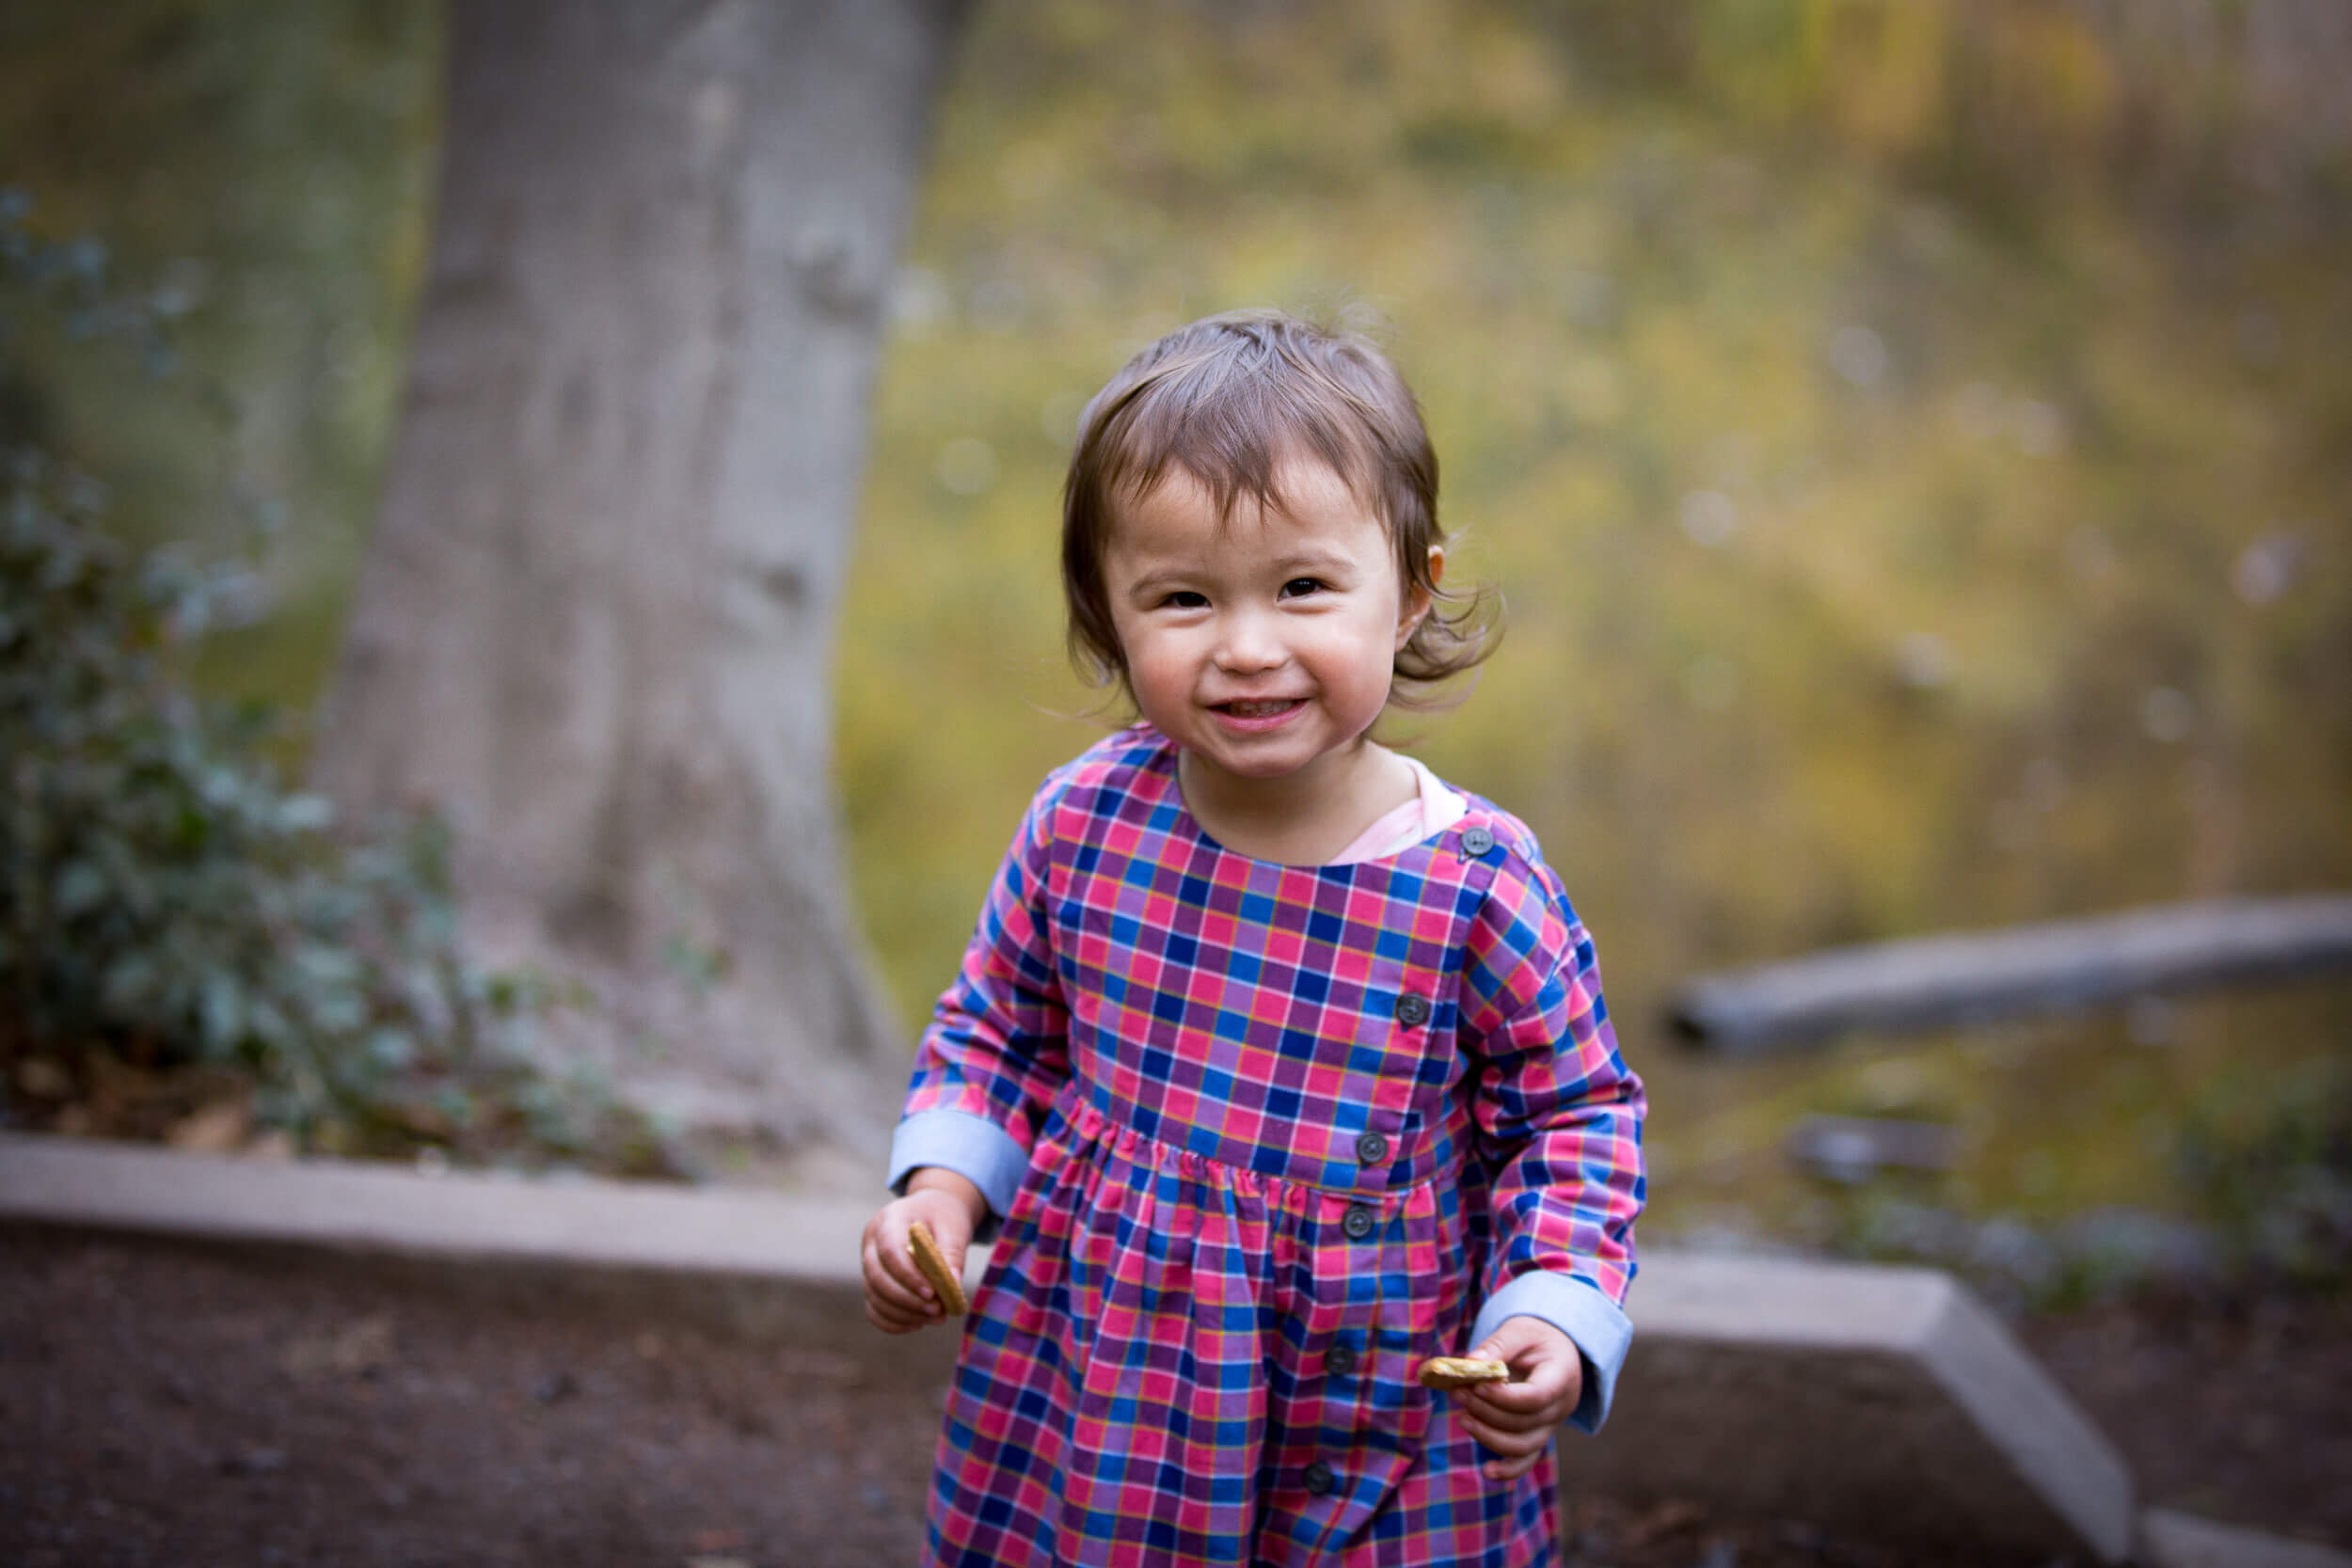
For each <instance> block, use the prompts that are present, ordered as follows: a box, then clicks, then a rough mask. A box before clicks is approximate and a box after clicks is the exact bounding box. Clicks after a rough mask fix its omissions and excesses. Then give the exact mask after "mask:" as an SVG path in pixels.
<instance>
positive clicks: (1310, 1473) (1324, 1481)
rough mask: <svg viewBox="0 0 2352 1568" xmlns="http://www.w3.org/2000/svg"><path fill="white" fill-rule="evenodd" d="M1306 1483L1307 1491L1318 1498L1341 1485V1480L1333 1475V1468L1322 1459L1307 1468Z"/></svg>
mask: <svg viewBox="0 0 2352 1568" xmlns="http://www.w3.org/2000/svg"><path fill="white" fill-rule="evenodd" d="M1306 1481H1307V1490H1308V1491H1310V1492H1312V1493H1313V1494H1314V1495H1315V1496H1316V1497H1322V1496H1323V1495H1324V1494H1325V1493H1327V1492H1328V1491H1330V1490H1331V1488H1333V1487H1334V1486H1337V1485H1338V1484H1339V1483H1340V1478H1339V1477H1338V1476H1336V1475H1334V1474H1332V1473H1331V1466H1330V1465H1326V1464H1325V1463H1324V1462H1323V1461H1322V1460H1320V1459H1318V1460H1316V1461H1315V1462H1314V1463H1313V1464H1311V1465H1308V1466H1307V1476H1306Z"/></svg>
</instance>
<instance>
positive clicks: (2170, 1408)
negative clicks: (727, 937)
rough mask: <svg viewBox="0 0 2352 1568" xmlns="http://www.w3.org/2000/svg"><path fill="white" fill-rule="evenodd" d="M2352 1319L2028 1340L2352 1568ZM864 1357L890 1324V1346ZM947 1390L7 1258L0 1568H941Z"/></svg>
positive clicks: (612, 1337) (797, 1348)
mask: <svg viewBox="0 0 2352 1568" xmlns="http://www.w3.org/2000/svg"><path fill="white" fill-rule="evenodd" d="M2348 1307H2352V1304H2347V1303H2346V1302H2344V1301H2343V1300H2341V1299H2334V1300H2296V1299H2292V1298H2287V1299H2280V1300H2278V1301H2274V1302H2271V1303H2267V1304H2265V1305H2263V1306H2260V1307H2255V1308H2251V1309H2245V1310H2225V1309H2222V1308H2220V1307H2192V1306H2187V1305H2182V1304H2172V1305H2150V1304H2141V1305H2140V1306H2137V1307H2132V1308H2128V1309H2126V1308H2110V1309H2106V1310H2103V1311H2100V1312H2095V1313H2090V1314H2088V1315H2084V1316H2080V1317H2074V1318H2069V1319H2061V1320H2055V1321H2049V1322H2042V1323H2032V1324H2029V1325H2027V1329H2026V1335H2027V1338H2029V1339H2030V1340H2031V1341H2032V1342H2033V1343H2034V1344H2035V1345H2036V1347H2037V1348H2038V1349H2040V1350H2041V1351H2042V1353H2043V1354H2044V1355H2045V1356H2047V1357H2048V1360H2049V1364H2050V1366H2051V1367H2052V1370H2054V1371H2055V1372H2056V1373H2057V1374H2058V1377H2059V1378H2060V1380H2061V1381H2063V1382H2065V1383H2066V1384H2067V1385H2068V1386H2070V1387H2072V1388H2073V1389H2074V1391H2075V1393H2076V1394H2077V1395H2078V1396H2079V1397H2080V1398H2081V1399H2082V1400H2083V1402H2084V1403H2085V1404H2086V1405H2087V1406H2088V1407H2089V1408H2090V1410H2091V1411H2092V1412H2093V1414H2094V1415H2095V1416H2096V1418H2098V1419H2099V1420H2100V1422H2101V1423H2102V1424H2103V1425H2104V1426H2105V1427H2106V1430H2107V1431H2108V1432H2109V1433H2111V1434H2112V1435H2113V1436H2114V1437H2115V1438H2116V1440H2117V1442H2118V1443H2119V1445H2120V1446H2122V1448H2123V1449H2125V1450H2126V1452H2127V1453H2128V1454H2129V1455H2130V1457H2131V1458H2132V1460H2133V1462H2134V1463H2135V1465H2137V1468H2138V1471H2139V1473H2140V1475H2141V1476H2142V1477H2143V1478H2144V1488H2145V1491H2146V1494H2147V1498H2148V1500H2150V1501H2153V1502H2161V1503H2169V1504H2171V1505H2174V1506H2180V1507H2185V1508H2189V1509H2192V1510H2195V1511H2198V1512H2202V1513H2208V1514H2211V1515H2214V1516H2217V1517H2223V1518H2229V1519H2234V1520H2237V1521H2240V1522H2244V1523H2249V1524H2256V1525H2260V1526H2263V1527H2265V1528H2271V1529H2275V1530H2280V1531H2285V1532H2292V1533H2300V1534H2304V1535H2308V1536H2311V1537H2313V1538H2316V1539H2321V1540H2329V1541H2332V1542H2334V1543H2336V1544H2352V1488H2345V1487H2344V1486H2342V1485H2341V1484H2337V1483H2340V1481H2341V1478H2343V1477H2344V1476H2346V1475H2352V1333H2347V1330H2348V1329H2352V1310H2348ZM861 1326H862V1325H861ZM933 1388H934V1385H932V1384H930V1383H929V1382H926V1381H922V1380H917V1379H915V1378H914V1377H913V1375H912V1374H910V1377H909V1378H908V1379H907V1380H905V1381H903V1382H902V1383H899V1384H892V1385H884V1384H881V1383H878V1382H877V1381H876V1379H875V1376H874V1374H872V1373H871V1372H869V1371H866V1370H862V1369H861V1367H860V1365H859V1364H858V1363H856V1362H854V1361H851V1360H850V1359H849V1358H847V1357H845V1356H841V1355H839V1354H827V1353H826V1352H825V1351H824V1350H823V1349H821V1348H818V1347H812V1346H810V1345H806V1344H800V1343H789V1344H779V1343H776V1342H774V1341H772V1340H766V1341H763V1340H759V1339H755V1338H742V1337H739V1336H736V1335H731V1334H728V1333H726V1332H723V1331H721V1330H716V1329H711V1330H703V1329H691V1328H680V1327H678V1326H676V1325H675V1324H668V1325H665V1324H663V1323H659V1322H657V1321H655V1320H654V1319H652V1318H651V1317H649V1316H648V1315H646V1314H645V1313H644V1312H642V1311H631V1310H628V1309H626V1308H624V1307H619V1306H616V1305H613V1304H610V1303H608V1304H603V1305H598V1304H596V1303H593V1302H590V1303H582V1302H579V1301H574V1300H570V1299H564V1300H552V1299H542V1300H539V1301H536V1302H530V1301H509V1302H501V1303H497V1304H485V1303H484V1302H480V1301H461V1300H455V1299H453V1298H452V1297H451V1296H450V1295H449V1294H448V1292H446V1291H436V1290H433V1289H430V1288H427V1287H425V1286H424V1285H422V1284H421V1282H418V1281H414V1280H411V1281H409V1282H407V1283H401V1282H399V1281H389V1282H388V1281H387V1280H386V1279H384V1278H382V1277H379V1276H376V1275H370V1274H368V1273H366V1272H365V1271H354V1270H350V1269H342V1268H333V1267H321V1266H320V1265H318V1264H317V1263H316V1262H315V1261H310V1262H297V1261H294V1260H291V1259H285V1258H282V1257H280V1258H270V1257H254V1256H250V1255H245V1254H238V1255H233V1256H232V1255H228V1254H223V1253H217V1252H213V1251H209V1250H202V1249H195V1248H190V1247H186V1246H183V1245H178V1244H173V1243H157V1242H132V1241H125V1240H122V1239H119V1238H103V1237H91V1236H84V1235H78V1234H71V1233H63V1232H56V1231H47V1230H38V1229H24V1228H14V1227H0V1561H5V1562H8V1563H11V1564H22V1565H24V1568H42V1565H51V1564H56V1565H64V1564H73V1565H77V1568H78V1565H89V1568H107V1565H115V1564H122V1565H130V1564H169V1565H173V1568H178V1565H183V1564H184V1565H187V1568H203V1565H208V1564H257V1563H258V1564H310V1563H321V1564H326V1563H332V1564H339V1565H350V1568H377V1565H382V1568H391V1565H394V1564H435V1563H453V1562H462V1563H469V1564H475V1563H479V1564H510V1563H511V1564H523V1563H531V1564H538V1563H560V1564H565V1565H576V1568H599V1565H603V1564H614V1565H619V1564H659V1565H673V1568H737V1565H758V1568H872V1565H877V1564H889V1563H903V1562H911V1561H913V1560H914V1555H915V1550H916V1546H917V1543H918V1541H919V1537H920V1531H921V1516H922V1492H923V1484H924V1477H923V1475H922V1474H921V1473H920V1470H921V1466H920V1465H909V1464H907V1462H906V1457H905V1456H907V1455H909V1454H914V1453H922V1452H926V1451H928V1447H929V1441H930V1433H931V1432H932V1430H933V1427H934V1424H935V1422H936V1419H937V1404H938V1402H937V1398H936V1394H935V1392H934V1391H933ZM1567 1533H1568V1541H1567V1551H1566V1554H1565V1558H1566V1560H1567V1561H1568V1562H1570V1563H1576V1564H1591V1565H1599V1564H1613V1565H1615V1568H1670V1565H1671V1568H1692V1565H1697V1568H1784V1565H1786V1568H1795V1565H1799V1564H1841V1565H1847V1568H1872V1565H1876V1564H1892V1563H1896V1562H1915V1561H1917V1560H1918V1558H1917V1556H1916V1555H1915V1554H1909V1555H1905V1554H1899V1553H1896V1552H1894V1551H1891V1550H1888V1549H1886V1548H1884V1547H1883V1546H1880V1545H1874V1544H1871V1543H1869V1542H1866V1541H1855V1540H1850V1539H1839V1538H1836V1537H1835V1536H1832V1535H1829V1534H1826V1533H1824V1532H1822V1531H1820V1530H1816V1529H1813V1528H1809V1527H1807V1526H1806V1525H1805V1524H1804V1523H1803V1522H1800V1521H1788V1520H1771V1519H1745V1518H1724V1517H1717V1516H1712V1515H1710V1514H1708V1513H1707V1512H1706V1511H1705V1510H1704V1509H1702V1508H1699V1507H1697V1506H1695V1505H1693V1504H1690V1503H1683V1502H1675V1501H1672V1500H1666V1501H1660V1500H1651V1501H1650V1502H1649V1503H1647V1504H1646V1505H1645V1506H1642V1507H1638V1508H1637V1507H1631V1506H1626V1505H1622V1504H1615V1503H1612V1502H1609V1501H1607V1500H1603V1499H1581V1500H1576V1501H1572V1502H1571V1504H1570V1506H1569V1528H1568V1532H1567Z"/></svg>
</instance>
